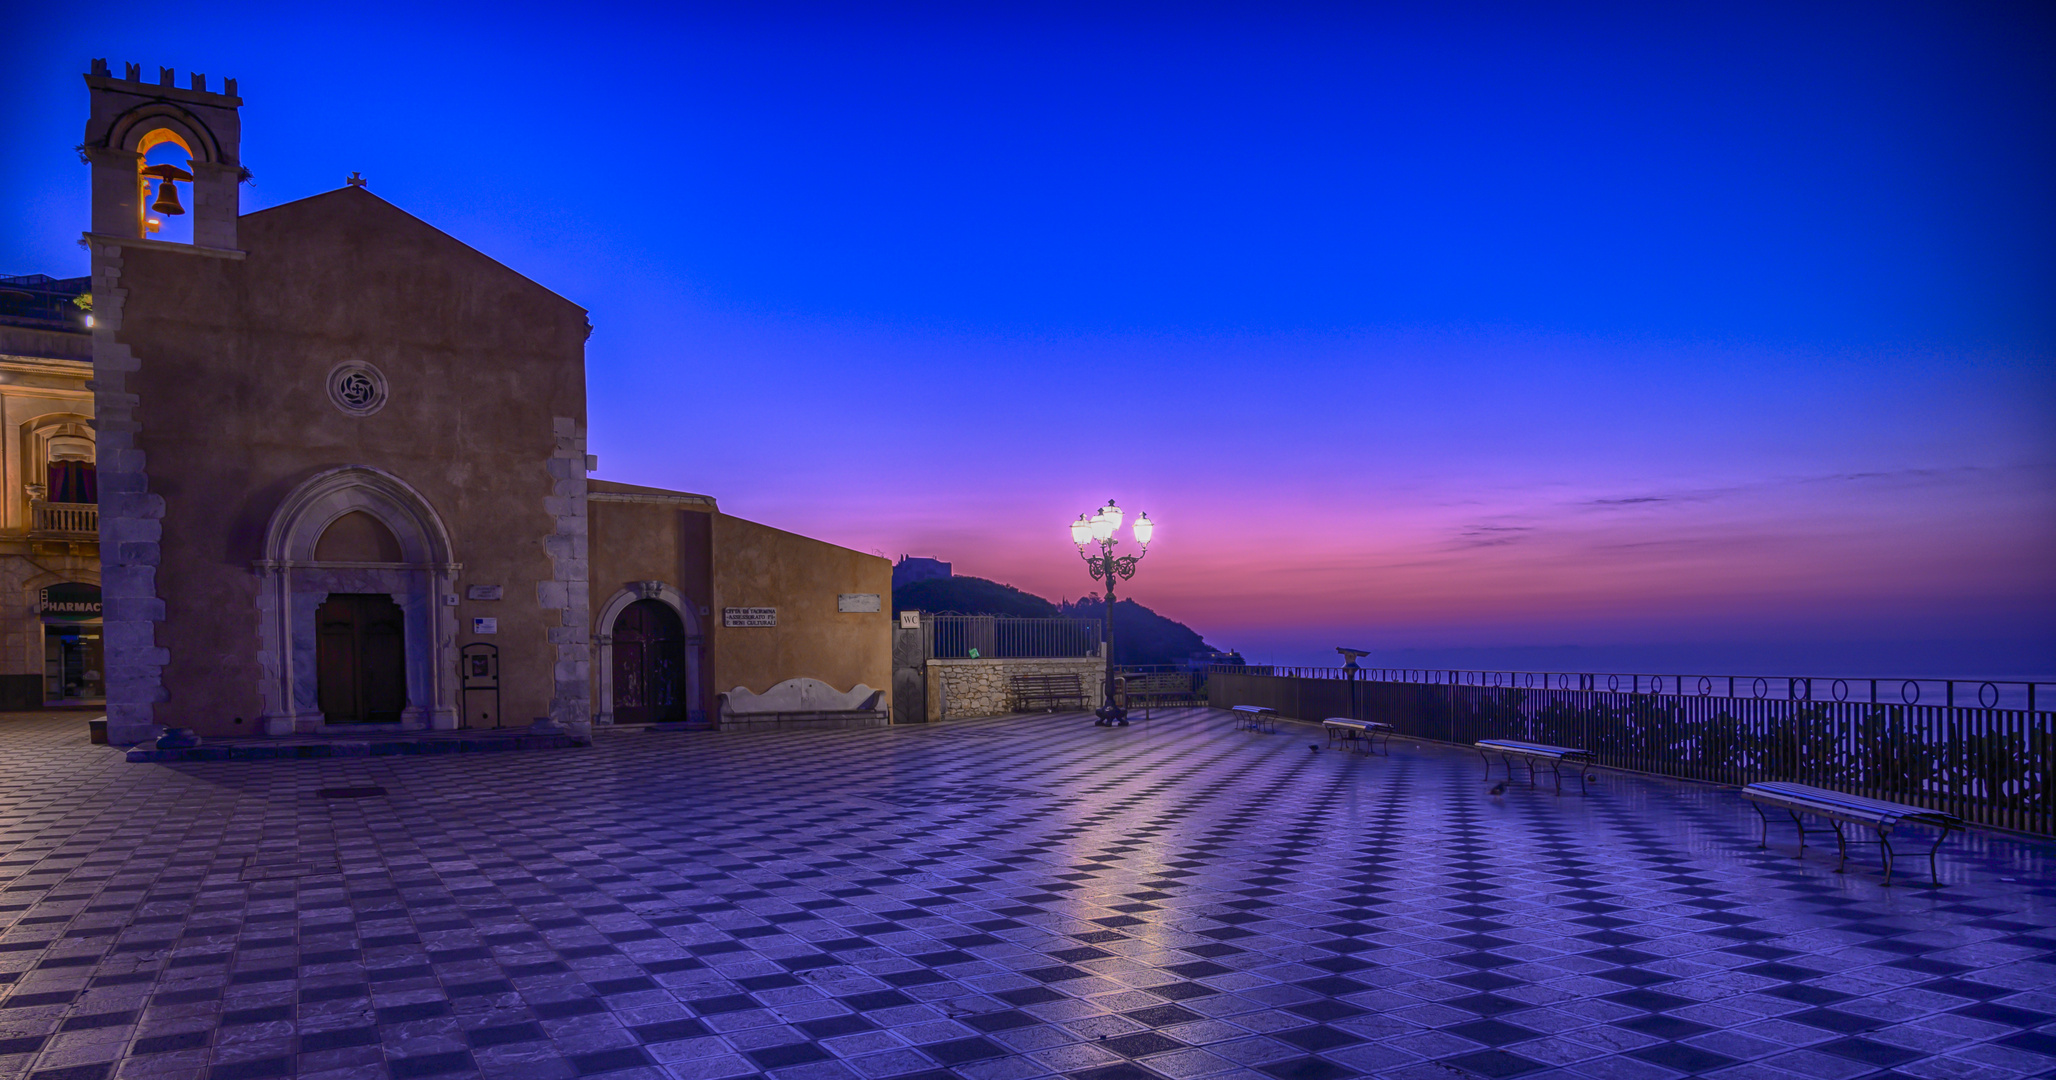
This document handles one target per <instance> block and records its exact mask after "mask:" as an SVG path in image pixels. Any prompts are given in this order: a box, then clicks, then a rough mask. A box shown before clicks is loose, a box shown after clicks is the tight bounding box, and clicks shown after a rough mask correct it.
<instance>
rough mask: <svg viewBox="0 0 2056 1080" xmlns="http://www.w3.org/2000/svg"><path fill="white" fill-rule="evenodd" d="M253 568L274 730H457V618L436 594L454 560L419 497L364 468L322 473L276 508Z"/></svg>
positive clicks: (445, 588)
mask: <svg viewBox="0 0 2056 1080" xmlns="http://www.w3.org/2000/svg"><path fill="white" fill-rule="evenodd" d="M256 568H257V570H258V572H259V573H260V574H262V575H263V578H264V581H263V586H262V590H261V591H260V593H259V594H258V606H259V609H260V610H259V612H258V615H259V622H260V633H261V636H262V654H261V657H262V662H263V665H264V674H265V679H264V716H263V723H264V730H265V732H266V733H267V734H271V735H290V734H294V733H296V732H315V731H321V730H324V729H326V728H329V727H331V726H335V727H347V728H359V729H361V728H362V727H363V726H365V725H375V726H391V727H398V728H401V729H407V730H419V729H424V728H430V729H434V730H438V731H447V730H451V729H454V728H455V727H456V726H457V719H458V717H457V708H456V691H455V678H454V676H453V674H452V673H453V672H454V670H455V664H456V660H455V657H456V637H457V620H456V615H455V613H454V608H451V607H449V606H448V605H445V604H443V603H440V602H439V601H440V600H441V598H442V597H443V596H444V595H446V594H449V593H450V592H451V589H452V586H453V583H454V581H455V577H456V573H457V570H458V566H457V564H456V563H455V562H454V561H453V560H452V558H451V548H450V539H449V533H448V531H447V530H446V529H445V528H444V527H443V523H442V519H441V517H440V516H439V515H437V513H436V512H435V509H434V508H433V507H431V506H430V505H429V504H428V501H427V500H426V499H424V498H422V497H421V495H420V493H418V492H416V491H415V490H414V489H413V488H412V487H409V486H408V485H407V484H406V483H405V482H404V481H402V480H400V479H399V478H398V477H395V476H393V475H391V474H389V473H386V472H383V471H380V470H378V469H373V468H370V467H368V466H358V465H352V466H344V467H341V468H336V469H330V470H328V471H326V472H323V473H319V474H317V475H315V476H314V477H312V478H310V479H308V480H307V481H306V482H305V483H303V484H301V485H300V486H299V487H298V488H296V489H294V491H293V492H292V494H290V495H288V496H286V498H285V499H284V501H282V502H281V503H280V504H279V508H278V509H277V510H276V511H275V512H274V513H273V514H272V517H271V524H270V527H269V528H268V529H267V530H266V534H265V546H264V558H262V559H259V560H258V561H257V564H256ZM396 706H397V707H396Z"/></svg>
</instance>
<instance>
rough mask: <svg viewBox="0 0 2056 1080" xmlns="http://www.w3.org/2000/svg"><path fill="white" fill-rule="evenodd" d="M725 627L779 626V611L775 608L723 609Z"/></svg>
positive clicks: (722, 618)
mask: <svg viewBox="0 0 2056 1080" xmlns="http://www.w3.org/2000/svg"><path fill="white" fill-rule="evenodd" d="M721 625H723V626H777V625H778V609H777V608H775V607H725V608H722V609H721Z"/></svg>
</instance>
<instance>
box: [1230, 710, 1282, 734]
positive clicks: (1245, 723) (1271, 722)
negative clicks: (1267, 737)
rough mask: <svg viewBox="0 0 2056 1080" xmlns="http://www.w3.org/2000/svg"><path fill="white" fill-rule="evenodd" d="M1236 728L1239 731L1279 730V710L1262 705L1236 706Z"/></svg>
mask: <svg viewBox="0 0 2056 1080" xmlns="http://www.w3.org/2000/svg"><path fill="white" fill-rule="evenodd" d="M1235 728H1236V730H1238V731H1276V730H1278V711H1277V710H1276V709H1266V708H1264V707H1263V706H1262V705H1237V706H1235Z"/></svg>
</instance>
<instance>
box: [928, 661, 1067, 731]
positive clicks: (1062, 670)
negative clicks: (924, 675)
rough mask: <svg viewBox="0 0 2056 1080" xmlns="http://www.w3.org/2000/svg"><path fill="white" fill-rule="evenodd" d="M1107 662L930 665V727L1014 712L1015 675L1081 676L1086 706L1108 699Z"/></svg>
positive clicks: (997, 662) (962, 662)
mask: <svg viewBox="0 0 2056 1080" xmlns="http://www.w3.org/2000/svg"><path fill="white" fill-rule="evenodd" d="M1106 672H1107V668H1106V661H1105V660H1102V659H1099V658H1098V657H1079V658H1075V659H1063V660H930V661H928V722H929V723H934V722H936V721H938V720H967V719H970V718H971V717H974V716H998V715H1000V714H1002V713H1008V712H1012V711H1014V695H1013V684H1012V681H1011V680H1012V678H1013V676H1015V675H1049V674H1076V675H1077V676H1078V680H1079V682H1081V683H1083V684H1084V686H1085V707H1086V708H1088V709H1092V708H1097V707H1098V705H1099V704H1100V702H1101V701H1102V700H1104V693H1103V687H1104V686H1105V685H1106Z"/></svg>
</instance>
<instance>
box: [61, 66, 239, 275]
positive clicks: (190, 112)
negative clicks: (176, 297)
mask: <svg viewBox="0 0 2056 1080" xmlns="http://www.w3.org/2000/svg"><path fill="white" fill-rule="evenodd" d="M86 89H87V91H88V93H89V94H90V96H91V99H92V103H91V109H90V112H89V113H88V116H87V119H86V138H85V142H84V143H83V144H82V145H81V146H80V147H79V153H80V156H82V157H83V158H84V159H85V160H86V162H87V163H88V164H90V165H91V166H92V167H93V232H94V233H95V234H98V235H101V236H107V237H112V238H117V239H124V240H139V239H145V238H147V237H148V235H149V227H148V225H147V224H146V215H145V213H144V204H145V203H146V201H147V200H148V195H149V190H150V181H151V180H152V179H153V178H154V179H157V180H158V181H159V185H160V194H159V199H160V202H162V201H163V200H164V199H165V198H166V196H165V195H164V193H163V188H164V186H166V185H170V186H172V188H173V191H172V194H171V196H170V197H171V198H172V199H173V200H174V201H175V200H176V184H177V183H179V182H181V181H183V180H185V179H187V177H186V176H182V175H178V174H179V173H181V172H182V171H183V170H178V169H170V170H169V172H167V171H166V169H167V167H166V166H162V165H160V166H155V167H152V168H151V169H150V170H149V171H147V172H146V170H145V162H144V160H143V158H144V155H145V154H148V153H149V152H150V149H151V148H152V147H155V146H159V145H162V144H164V143H167V142H170V143H177V144H178V145H179V146H180V147H181V148H183V149H184V150H185V152H186V155H187V158H188V160H189V163H190V166H191V173H190V180H191V183H192V192H193V246H195V247H203V248H215V249H222V250H233V249H234V248H235V246H236V216H237V214H238V213H239V208H240V186H241V184H242V182H243V180H244V179H245V178H246V177H247V176H248V175H249V174H248V173H247V172H245V171H244V169H243V162H242V156H241V154H242V145H241V144H242V137H243V126H242V119H241V116H240V114H239V113H238V112H237V111H236V110H237V109H238V108H239V107H241V105H242V104H243V99H242V98H240V97H237V96H236V81H235V80H234V79H223V80H222V89H221V92H219V93H216V92H213V91H210V90H208V89H207V76H205V75H201V74H198V73H193V74H192V76H191V85H190V86H189V87H180V86H178V85H177V83H176V79H175V73H174V72H173V71H172V69H171V68H168V67H167V68H158V69H157V81H156V82H155V83H147V82H144V81H143V77H142V66H141V65H140V64H129V65H127V71H126V77H124V78H119V79H117V78H115V77H114V74H113V72H111V71H109V70H108V67H107V61H105V60H95V61H93V66H92V70H90V71H88V72H87V73H86Z"/></svg>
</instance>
